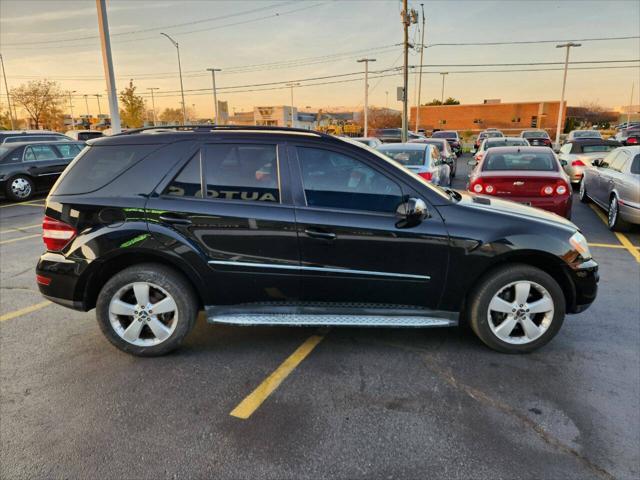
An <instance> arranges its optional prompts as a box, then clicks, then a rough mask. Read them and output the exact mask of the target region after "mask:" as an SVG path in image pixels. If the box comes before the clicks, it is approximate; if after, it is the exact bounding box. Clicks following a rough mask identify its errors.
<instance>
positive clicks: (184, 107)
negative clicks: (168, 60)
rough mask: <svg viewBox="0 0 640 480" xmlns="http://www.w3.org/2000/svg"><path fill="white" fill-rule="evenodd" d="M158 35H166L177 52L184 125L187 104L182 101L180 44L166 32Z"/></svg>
mask: <svg viewBox="0 0 640 480" xmlns="http://www.w3.org/2000/svg"><path fill="white" fill-rule="evenodd" d="M160 35H164V36H165V37H167V38H168V39H169V41H170V42H171V43H173V46H174V47H176V52H178V74H179V75H180V94H181V96H182V124H183V125H184V124H186V123H187V110H186V108H187V106H186V104H185V103H184V86H183V85H182V65H181V64H180V46H179V45H178V42H176V41H175V40H174V39H173V38H171V37H170V36H169V35H167V34H166V33H160Z"/></svg>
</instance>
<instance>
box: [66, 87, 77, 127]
mask: <svg viewBox="0 0 640 480" xmlns="http://www.w3.org/2000/svg"><path fill="white" fill-rule="evenodd" d="M67 93H68V94H69V110H71V130H75V129H76V121H75V120H74V119H73V102H72V101H71V94H72V93H76V91H75V90H71V91H70V92H67Z"/></svg>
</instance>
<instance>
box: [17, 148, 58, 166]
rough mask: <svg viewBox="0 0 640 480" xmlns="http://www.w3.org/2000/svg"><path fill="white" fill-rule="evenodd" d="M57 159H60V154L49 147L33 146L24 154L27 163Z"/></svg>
mask: <svg viewBox="0 0 640 480" xmlns="http://www.w3.org/2000/svg"><path fill="white" fill-rule="evenodd" d="M56 158H58V154H57V153H56V152H55V150H54V149H53V147H50V146H49V145H32V146H30V147H27V148H26V150H25V152H24V161H25V162H33V161H36V160H37V161H43V160H55V159H56Z"/></svg>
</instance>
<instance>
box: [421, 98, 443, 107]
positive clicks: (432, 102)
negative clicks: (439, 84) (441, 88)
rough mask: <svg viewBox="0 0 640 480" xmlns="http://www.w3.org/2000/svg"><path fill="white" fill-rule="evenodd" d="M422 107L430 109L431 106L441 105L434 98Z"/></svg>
mask: <svg viewBox="0 0 640 480" xmlns="http://www.w3.org/2000/svg"><path fill="white" fill-rule="evenodd" d="M424 105H425V106H427V107H432V106H435V105H442V102H441V101H440V100H438V99H437V98H434V99H433V100H431V101H430V102H429V103H425V104H424Z"/></svg>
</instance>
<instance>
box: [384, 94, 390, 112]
mask: <svg viewBox="0 0 640 480" xmlns="http://www.w3.org/2000/svg"><path fill="white" fill-rule="evenodd" d="M384 94H385V95H386V96H387V100H386V103H385V108H386V109H389V90H387V91H385V92H384Z"/></svg>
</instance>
